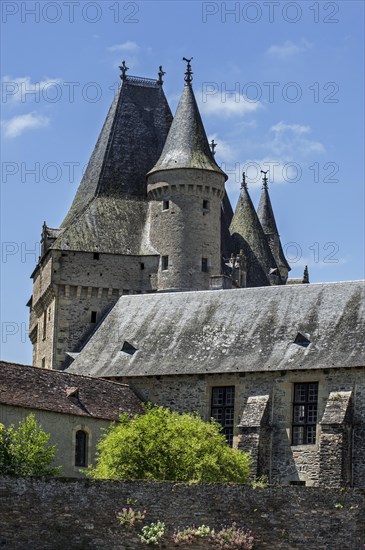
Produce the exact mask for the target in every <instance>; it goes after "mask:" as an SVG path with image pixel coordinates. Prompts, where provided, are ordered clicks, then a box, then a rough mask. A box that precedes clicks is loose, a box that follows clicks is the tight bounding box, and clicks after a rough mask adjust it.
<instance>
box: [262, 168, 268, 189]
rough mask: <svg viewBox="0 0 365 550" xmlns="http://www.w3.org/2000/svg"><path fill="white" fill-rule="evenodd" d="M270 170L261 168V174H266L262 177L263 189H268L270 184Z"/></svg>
mask: <svg viewBox="0 0 365 550" xmlns="http://www.w3.org/2000/svg"><path fill="white" fill-rule="evenodd" d="M268 171H269V170H266V172H265V171H264V170H261V174H264V177H263V178H262V188H263V189H266V191H267V189H268V185H267V175H266V174H267V173H268Z"/></svg>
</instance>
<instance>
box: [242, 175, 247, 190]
mask: <svg viewBox="0 0 365 550" xmlns="http://www.w3.org/2000/svg"><path fill="white" fill-rule="evenodd" d="M241 189H246V191H247V183H246V172H242V183H241Z"/></svg>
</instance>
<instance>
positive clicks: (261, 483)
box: [252, 476, 269, 489]
mask: <svg viewBox="0 0 365 550" xmlns="http://www.w3.org/2000/svg"><path fill="white" fill-rule="evenodd" d="M268 484H269V478H268V477H267V476H261V477H257V478H256V479H254V481H253V482H252V487H253V489H265V488H266V487H267V486H268Z"/></svg>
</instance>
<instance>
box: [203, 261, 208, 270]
mask: <svg viewBox="0 0 365 550" xmlns="http://www.w3.org/2000/svg"><path fill="white" fill-rule="evenodd" d="M202 271H203V273H208V258H202Z"/></svg>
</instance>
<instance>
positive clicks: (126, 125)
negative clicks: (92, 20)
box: [52, 76, 172, 254]
mask: <svg viewBox="0 0 365 550" xmlns="http://www.w3.org/2000/svg"><path fill="white" fill-rule="evenodd" d="M161 84H162V82H161V80H152V79H146V78H139V77H132V76H131V77H129V76H128V77H125V78H124V80H123V83H122V85H121V86H120V88H119V90H118V92H117V94H116V96H115V98H114V100H113V103H112V105H111V107H110V109H109V113H108V115H107V117H106V120H105V123H104V126H103V128H102V130H101V132H100V135H99V139H98V141H97V143H96V146H95V148H94V151H93V153H92V155H91V158H90V161H89V163H88V166H87V169H86V172H85V174H84V176H83V178H82V181H81V183H80V186H79V188H78V190H77V193H76V196H75V199H74V201H73V203H72V205H71V208H70V210H69V212H68V214H67V216H66V217H65V219H64V221H63V223H62V225H61V229H62V231H61V232H60V235H59V236H58V238H57V239H56V241H55V242H54V243H53V245H52V248H53V249H61V250H80V251H85V252H86V251H94V252H95V251H100V252H110V253H116V254H140V253H146V254H148V253H149V254H151V253H155V251H153V250H152V248H151V246H150V245H149V243H148V242H147V239H146V235H145V234H144V233H145V232H144V226H145V221H146V216H147V210H148V208H147V202H146V201H145V198H146V173H147V172H148V170H150V169H151V167H152V166H153V165H154V164H155V162H156V160H157V159H158V157H159V155H160V154H161V151H162V148H163V146H164V143H165V141H166V137H167V134H168V131H169V128H170V125H171V121H172V114H171V111H170V107H169V105H168V103H167V100H166V97H165V94H164V92H163V89H162V85H161ZM144 240H145V241H146V242H143V241H144Z"/></svg>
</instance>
